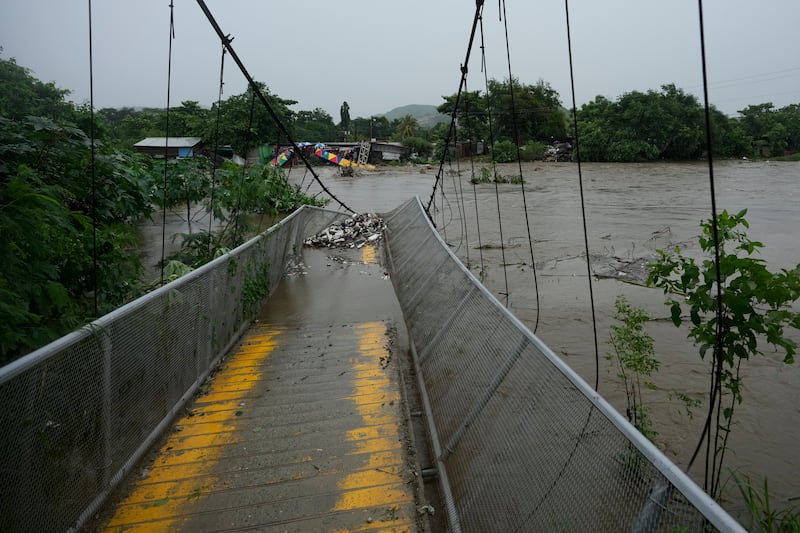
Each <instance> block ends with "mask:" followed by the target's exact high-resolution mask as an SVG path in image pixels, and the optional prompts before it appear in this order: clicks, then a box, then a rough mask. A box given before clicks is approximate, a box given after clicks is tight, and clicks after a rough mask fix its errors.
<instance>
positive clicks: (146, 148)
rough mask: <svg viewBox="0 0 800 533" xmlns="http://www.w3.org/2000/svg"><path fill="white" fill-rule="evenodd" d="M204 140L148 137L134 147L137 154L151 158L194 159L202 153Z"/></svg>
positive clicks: (197, 138) (198, 138) (196, 138)
mask: <svg viewBox="0 0 800 533" xmlns="http://www.w3.org/2000/svg"><path fill="white" fill-rule="evenodd" d="M202 144H203V139H201V138H200V137H169V138H167V137H147V138H146V139H142V140H141V141H139V142H138V143H136V144H134V145H133V149H134V150H136V151H137V152H141V153H143V154H147V155H149V156H150V157H155V158H160V159H163V158H164V155H165V153H166V157H167V159H175V158H178V157H194V156H195V155H197V154H199V153H200V149H201V147H202Z"/></svg>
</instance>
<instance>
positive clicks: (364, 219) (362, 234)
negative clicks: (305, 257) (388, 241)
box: [305, 213, 383, 248]
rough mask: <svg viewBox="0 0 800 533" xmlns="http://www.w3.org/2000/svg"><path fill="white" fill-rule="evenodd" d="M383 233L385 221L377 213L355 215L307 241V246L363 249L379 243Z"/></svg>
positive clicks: (332, 225)
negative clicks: (366, 245) (367, 245)
mask: <svg viewBox="0 0 800 533" xmlns="http://www.w3.org/2000/svg"><path fill="white" fill-rule="evenodd" d="M382 232H383V219H382V218H381V217H379V216H378V215H376V214H375V213H362V214H355V215H353V216H351V217H349V218H346V219H345V220H342V221H339V222H334V223H333V224H331V225H330V226H328V227H327V228H325V229H324V230H322V231H320V232H319V233H317V234H316V235H314V236H311V237H308V238H306V240H305V245H306V246H314V247H323V246H324V247H326V248H361V247H362V246H364V245H365V244H367V243H370V242H373V243H374V242H377V241H378V240H379V239H380V238H381V234H382Z"/></svg>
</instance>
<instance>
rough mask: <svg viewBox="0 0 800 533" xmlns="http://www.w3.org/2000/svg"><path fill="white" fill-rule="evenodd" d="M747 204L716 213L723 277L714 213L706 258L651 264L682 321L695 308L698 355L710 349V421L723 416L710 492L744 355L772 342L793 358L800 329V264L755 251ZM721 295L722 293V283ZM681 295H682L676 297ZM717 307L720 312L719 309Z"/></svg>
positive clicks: (666, 258)
mask: <svg viewBox="0 0 800 533" xmlns="http://www.w3.org/2000/svg"><path fill="white" fill-rule="evenodd" d="M746 213H747V211H746V210H742V211H740V212H739V213H736V214H729V213H728V212H727V211H723V212H722V213H720V215H719V216H718V217H717V234H718V242H719V271H720V279H719V280H718V279H717V272H716V268H715V261H714V228H713V223H712V221H711V220H705V221H703V222H702V223H701V228H702V234H701V235H700V237H699V239H698V241H699V244H700V249H701V251H702V252H703V254H704V255H705V259H703V260H702V262H700V263H698V262H697V261H696V260H695V259H694V258H692V257H687V256H686V255H683V254H682V253H681V251H680V250H679V249H678V250H675V251H659V252H658V253H659V255H658V259H657V261H656V262H655V263H653V264H651V265H650V269H651V270H650V275H649V277H648V280H647V282H648V285H650V286H655V287H659V288H661V289H663V290H664V292H665V294H670V295H671V297H670V298H669V299H668V300H667V301H666V304H667V305H668V306H669V307H670V309H671V314H672V320H673V322H674V324H675V325H676V326H681V325H682V324H683V322H684V320H685V319H684V317H683V307H684V305H685V306H686V307H688V310H689V324H688V327H689V331H688V336H689V338H690V339H692V341H693V342H694V343H695V345H696V346H698V347H699V351H700V357H701V358H703V359H704V358H705V356H706V354H707V353H708V352H709V350H711V352H712V358H711V359H712V360H711V367H712V374H711V379H712V384H711V388H710V389H711V394H710V404H709V418H708V420H709V422H710V421H711V420H717V421H718V423H717V424H716V426H715V427H714V428H711V431H712V432H713V436H714V438H713V443H709V445H712V444H713V454H707V457H710V459H708V460H710V461H711V463H710V464H708V465H707V466H708V467H707V468H706V471H707V472H710V478H707V479H706V485H707V487H710V489H709V493H710V494H711V495H712V496H715V495H716V493H717V491H718V489H719V476H720V472H721V469H722V463H723V459H724V456H725V451H726V448H727V439H728V436H729V434H730V431H731V425H732V421H733V414H734V411H735V408H736V405H738V404H739V403H741V402H742V400H743V398H742V381H741V377H740V369H741V364H742V362H743V361H745V360H747V359H749V358H750V357H751V356H755V355H758V354H761V353H762V351H761V350H762V348H761V345H762V344H763V343H765V342H766V343H767V344H769V345H772V346H774V347H775V348H776V349H778V350H781V351H783V353H784V362H786V363H792V362H794V355H795V353H796V350H797V345H796V343H795V342H794V341H793V340H792V339H790V338H788V337H787V336H786V335H785V333H784V331H785V328H787V327H789V328H796V329H798V328H800V313H796V312H793V311H792V310H791V307H790V306H791V304H792V302H794V301H796V300H797V299H798V298H800V265H798V266H796V267H795V268H794V269H791V270H787V269H782V270H781V271H780V272H770V271H769V270H768V269H767V266H766V262H765V261H764V260H763V259H760V258H758V257H754V254H755V253H757V252H758V251H759V250H760V249H761V248H762V247H763V244H761V243H760V242H757V241H753V240H750V239H749V238H748V237H747V234H746V232H745V229H746V228H748V227H749V224H748V223H747V220H746V219H745V215H746ZM718 281H719V289H720V292H721V300H720V301H718V297H717V286H718V285H717V283H718ZM676 296H678V297H680V299H676V298H675V297H676ZM718 308H719V312H718V311H717V310H718Z"/></svg>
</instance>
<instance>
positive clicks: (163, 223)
mask: <svg viewBox="0 0 800 533" xmlns="http://www.w3.org/2000/svg"><path fill="white" fill-rule="evenodd" d="M174 12H175V3H174V1H173V0H170V2H169V52H168V54H167V55H168V60H167V109H166V112H165V126H164V129H165V131H164V135H165V138H164V191H163V193H162V199H163V203H162V205H161V209H162V218H161V285H163V284H164V266H165V265H164V262H165V260H166V258H165V255H166V242H167V162H168V161H169V108H170V106H169V93H170V85H171V83H172V41H173V40H175V13H174Z"/></svg>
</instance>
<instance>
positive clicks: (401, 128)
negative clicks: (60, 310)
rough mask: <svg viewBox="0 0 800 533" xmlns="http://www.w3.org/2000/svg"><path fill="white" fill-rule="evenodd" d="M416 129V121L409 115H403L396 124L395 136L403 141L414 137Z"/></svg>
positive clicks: (417, 126) (417, 124) (417, 123)
mask: <svg viewBox="0 0 800 533" xmlns="http://www.w3.org/2000/svg"><path fill="white" fill-rule="evenodd" d="M418 129H419V122H417V119H416V118H414V117H412V116H411V115H405V116H404V117H403V118H401V119H400V121H399V123H398V124H397V129H396V130H395V136H396V138H398V139H400V140H403V141H404V140H405V139H408V138H409V137H415V136H416V133H417V130H418Z"/></svg>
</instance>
